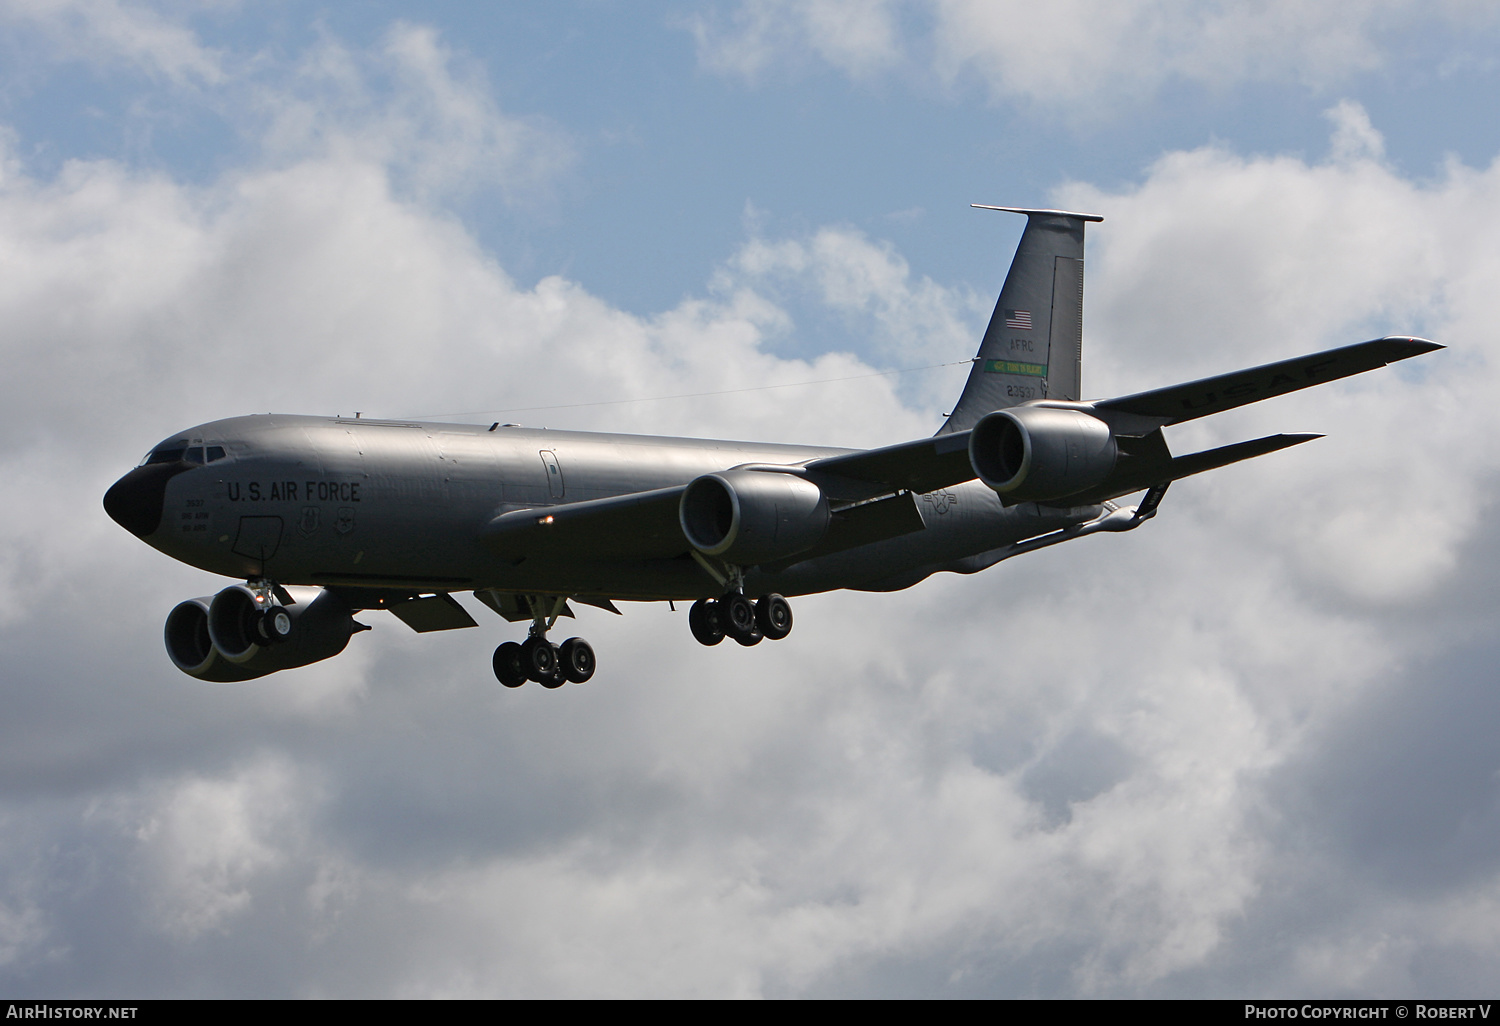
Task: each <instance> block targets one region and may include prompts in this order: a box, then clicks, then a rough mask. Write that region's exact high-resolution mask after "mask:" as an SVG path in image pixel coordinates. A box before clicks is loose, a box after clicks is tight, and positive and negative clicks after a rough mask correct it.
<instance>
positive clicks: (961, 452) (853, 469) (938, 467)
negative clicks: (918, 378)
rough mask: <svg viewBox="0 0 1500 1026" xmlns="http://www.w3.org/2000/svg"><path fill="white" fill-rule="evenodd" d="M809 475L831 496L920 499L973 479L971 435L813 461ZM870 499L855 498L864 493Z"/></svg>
mask: <svg viewBox="0 0 1500 1026" xmlns="http://www.w3.org/2000/svg"><path fill="white" fill-rule="evenodd" d="M806 469H807V476H808V477H809V478H811V479H812V480H814V481H817V482H818V483H819V484H820V485H822V486H823V489H824V491H827V492H830V493H831V494H840V493H844V494H847V495H848V496H849V497H850V498H856V497H857V498H864V497H866V496H867V495H868V494H869V492H870V491H872V489H871V488H870V487H869V486H871V485H874V486H877V487H876V488H875V489H873V491H875V493H876V494H878V493H879V492H880V491H888V492H893V491H902V490H906V491H910V492H916V493H917V494H919V495H920V494H924V493H926V492H931V491H935V490H936V489H938V488H946V487H947V486H949V485H955V484H959V483H961V482H963V481H972V480H973V479H974V468H973V466H972V465H971V464H970V463H969V432H967V431H956V432H954V433H953V434H951V435H935V436H934V437H932V438H922V439H918V440H917V441H915V442H902V443H901V444H899V445H887V446H884V447H882V448H879V449H866V450H864V451H863V452H852V453H845V454H843V455H840V456H829V457H826V458H824V459H821V460H813V461H812V462H811V463H809V464H807V465H806ZM861 486H863V491H864V492H865V493H866V495H857V494H855V493H857V492H859V491H860V490H861Z"/></svg>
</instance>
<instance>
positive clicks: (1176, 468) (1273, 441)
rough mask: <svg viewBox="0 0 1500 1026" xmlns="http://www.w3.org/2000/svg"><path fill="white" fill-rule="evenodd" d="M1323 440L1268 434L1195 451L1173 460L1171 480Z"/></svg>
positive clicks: (1305, 436)
mask: <svg viewBox="0 0 1500 1026" xmlns="http://www.w3.org/2000/svg"><path fill="white" fill-rule="evenodd" d="M1322 437H1323V436H1322V435H1311V434H1295V435H1267V436H1266V437H1265V438H1253V439H1251V440H1250V441H1248V442H1235V443H1234V444H1233V445H1221V446H1219V448H1217V449H1209V450H1207V451H1205V452H1195V453H1193V454H1192V455H1190V456H1178V457H1177V458H1176V459H1174V460H1173V461H1172V470H1171V474H1170V476H1169V477H1167V480H1168V481H1180V480H1181V479H1182V478H1184V477H1192V476H1193V475H1194V474H1201V473H1203V472H1204V471H1205V470H1218V469H1219V468H1220V467H1227V466H1229V464H1231V463H1238V462H1239V461H1240V460H1248V459H1253V458H1255V457H1256V456H1264V455H1266V454H1267V453H1272V452H1276V451H1278V450H1280V449H1289V448H1291V447H1292V446H1294V445H1301V444H1302V443H1303V442H1311V441H1312V440H1313V439H1314V438H1322Z"/></svg>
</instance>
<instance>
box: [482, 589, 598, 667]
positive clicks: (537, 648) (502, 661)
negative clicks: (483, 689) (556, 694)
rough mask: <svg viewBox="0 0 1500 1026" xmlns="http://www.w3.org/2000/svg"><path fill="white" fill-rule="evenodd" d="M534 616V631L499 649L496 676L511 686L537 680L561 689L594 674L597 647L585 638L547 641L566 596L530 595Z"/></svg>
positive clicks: (496, 654) (494, 664)
mask: <svg viewBox="0 0 1500 1026" xmlns="http://www.w3.org/2000/svg"><path fill="white" fill-rule="evenodd" d="M527 601H528V603H530V605H531V612H532V616H533V620H532V624H531V634H530V636H529V637H527V639H526V640H525V641H524V642H522V643H520V644H517V643H516V642H514V641H507V642H506V643H505V644H503V645H501V646H500V647H499V648H497V649H495V656H494V659H493V660H492V664H493V666H494V669H495V679H496V680H498V681H499V682H500V683H501V684H504V685H505V686H506V687H508V688H518V687H520V686H521V685H522V684H525V683H526V682H527V681H528V680H534V681H536V682H537V683H538V684H540V685H541V686H542V687H544V688H560V687H562V686H563V685H564V684H566V683H568V682H569V681H572V682H573V683H574V684H582V683H583V682H585V681H586V680H588V679H589V678H590V677H592V676H593V675H594V667H595V665H596V663H595V660H594V647H593V646H592V645H590V644H589V643H588V642H587V641H584V640H583V639H582V638H569V639H568V640H567V641H564V642H563V643H562V644H561V645H554V644H552V643H551V642H550V641H548V640H547V631H548V630H549V629H550V628H551V627H552V626H553V625H554V624H556V623H557V618H558V616H559V615H561V613H562V610H563V606H564V604H565V602H566V599H554V600H552V604H551V609H550V611H548V610H547V609H546V608H545V603H546V601H547V600H546V599H544V598H539V597H535V596H528V598H527Z"/></svg>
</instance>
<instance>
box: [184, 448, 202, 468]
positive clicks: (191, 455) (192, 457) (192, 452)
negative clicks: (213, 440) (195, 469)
mask: <svg viewBox="0 0 1500 1026" xmlns="http://www.w3.org/2000/svg"><path fill="white" fill-rule="evenodd" d="M183 459H185V460H187V461H188V462H189V463H197V464H200V465H201V464H202V463H203V446H201V445H195V446H192V447H191V448H189V449H188V450H187V452H186V453H184V454H183Z"/></svg>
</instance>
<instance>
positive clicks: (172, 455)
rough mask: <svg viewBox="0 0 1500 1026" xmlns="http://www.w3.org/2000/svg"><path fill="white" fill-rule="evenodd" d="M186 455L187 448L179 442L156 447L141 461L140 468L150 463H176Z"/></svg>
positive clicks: (185, 457)
mask: <svg viewBox="0 0 1500 1026" xmlns="http://www.w3.org/2000/svg"><path fill="white" fill-rule="evenodd" d="M200 451H201V450H200ZM187 453H188V447H187V446H186V445H183V444H182V443H181V442H177V443H169V444H167V445H162V446H158V447H157V448H155V449H152V450H151V451H150V452H148V453H147V454H146V458H145V459H143V460H141V466H143V467H144V466H146V465H148V464H151V463H176V462H178V461H179V460H184V459H187ZM200 462H201V460H200Z"/></svg>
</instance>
